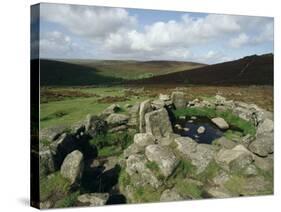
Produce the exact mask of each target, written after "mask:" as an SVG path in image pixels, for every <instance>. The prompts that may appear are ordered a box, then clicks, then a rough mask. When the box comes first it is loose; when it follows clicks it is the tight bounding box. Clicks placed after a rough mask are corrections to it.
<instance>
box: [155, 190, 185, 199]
mask: <svg viewBox="0 0 281 212" xmlns="http://www.w3.org/2000/svg"><path fill="white" fill-rule="evenodd" d="M179 200H183V198H182V197H181V195H179V193H178V192H176V191H175V190H172V189H166V190H165V191H163V193H162V194H161V197H160V201H161V202H168V201H179Z"/></svg>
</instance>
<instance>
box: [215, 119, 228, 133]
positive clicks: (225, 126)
mask: <svg viewBox="0 0 281 212" xmlns="http://www.w3.org/2000/svg"><path fill="white" fill-rule="evenodd" d="M211 121H212V122H213V123H214V124H215V125H217V127H218V128H220V129H221V130H226V129H228V128H229V125H228V123H227V122H226V121H225V120H224V119H223V118H221V117H216V118H212V119H211Z"/></svg>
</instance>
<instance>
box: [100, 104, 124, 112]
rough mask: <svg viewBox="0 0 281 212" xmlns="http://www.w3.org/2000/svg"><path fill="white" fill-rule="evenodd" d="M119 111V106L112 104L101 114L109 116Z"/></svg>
mask: <svg viewBox="0 0 281 212" xmlns="http://www.w3.org/2000/svg"><path fill="white" fill-rule="evenodd" d="M119 110H120V106H119V105H118V104H112V105H110V106H109V107H107V108H106V109H105V110H104V111H103V112H102V114H105V115H110V114H112V113H116V112H118V111H119Z"/></svg>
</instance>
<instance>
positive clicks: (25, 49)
mask: <svg viewBox="0 0 281 212" xmlns="http://www.w3.org/2000/svg"><path fill="white" fill-rule="evenodd" d="M38 2H39V1H35V0H29V1H25V0H14V1H3V2H1V8H0V9H1V12H0V14H1V18H0V21H1V23H0V26H1V36H0V44H1V45H0V49H1V66H0V73H1V77H0V80H1V81H0V86H1V87H0V89H1V90H0V91H1V110H0V111H1V116H0V117H1V121H0V123H1V128H0V129H1V136H0V138H1V139H0V142H1V145H0V147H1V153H0V157H1V158H0V165H1V166H0V167H1V173H0V183H1V186H0V188H1V191H0V200H1V204H0V209H1V210H0V211H10V210H11V211H30V210H34V209H32V208H30V207H29V206H28V204H29V203H28V200H29V105H30V104H29V81H30V80H29V52H30V51H29V21H30V17H29V13H30V9H29V6H30V5H31V4H35V3H38ZM47 2H50V3H72V4H85V5H104V6H117V7H129V8H147V9H163V10H178V11H190V12H212V13H225V14H239V15H258V16H274V17H275V52H274V56H275V61H274V62H275V64H274V69H275V89H274V90H275V179H276V180H275V195H274V196H266V197H249V198H233V199H225V200H200V201H184V202H172V203H156V204H140V205H123V206H107V207H99V208H83V210H84V211H90V210H91V211H92V210H95V211H112V210H114V211H122V212H127V211H128V212H132V210H134V211H135V212H138V211H139V212H140V211H145V210H154V211H191V212H195V211H205V212H206V211H227V212H231V211H235V212H237V211H254V212H256V211H263V212H264V211H270V212H272V211H276V210H277V208H278V206H280V202H281V198H280V189H281V186H280V179H281V178H280V168H279V167H280V150H281V148H280V142H279V140H280V138H281V136H280V135H281V134H280V133H281V132H280V130H279V126H278V125H279V123H280V122H279V120H280V114H281V113H280V107H278V105H280V97H279V92H278V91H279V90H280V85H281V84H280V79H281V76H280V60H278V59H279V58H280V49H281V46H280V38H281V33H280V20H281V15H280V14H281V13H280V8H281V7H280V5H278V4H279V1H277V0H260V1H257V0H255V1H254V0H232V1H230V0H228V1H226V0H185V1H183V0H167V1H164V0H118V1H117V0H65V1H62V0H60V1H59V0H57V1H54V0H48V1H47ZM278 81H279V83H278ZM77 210H82V209H77V208H76V209H75V208H74V209H68V211H77ZM279 210H280V209H279Z"/></svg>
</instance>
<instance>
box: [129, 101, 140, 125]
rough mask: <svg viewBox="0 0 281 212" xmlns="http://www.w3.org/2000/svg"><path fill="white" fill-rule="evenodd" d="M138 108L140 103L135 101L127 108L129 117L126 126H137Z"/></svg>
mask: <svg viewBox="0 0 281 212" xmlns="http://www.w3.org/2000/svg"><path fill="white" fill-rule="evenodd" d="M139 109H140V104H139V103H136V104H134V105H133V106H132V107H131V108H130V109H129V114H130V119H129V121H128V126H130V127H135V128H137V127H138V119H139Z"/></svg>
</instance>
